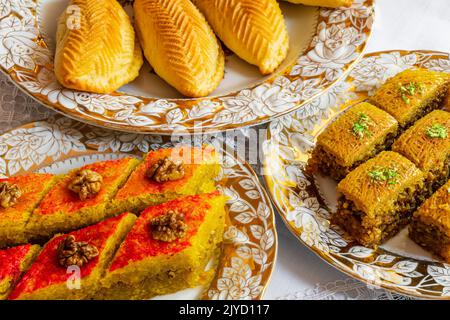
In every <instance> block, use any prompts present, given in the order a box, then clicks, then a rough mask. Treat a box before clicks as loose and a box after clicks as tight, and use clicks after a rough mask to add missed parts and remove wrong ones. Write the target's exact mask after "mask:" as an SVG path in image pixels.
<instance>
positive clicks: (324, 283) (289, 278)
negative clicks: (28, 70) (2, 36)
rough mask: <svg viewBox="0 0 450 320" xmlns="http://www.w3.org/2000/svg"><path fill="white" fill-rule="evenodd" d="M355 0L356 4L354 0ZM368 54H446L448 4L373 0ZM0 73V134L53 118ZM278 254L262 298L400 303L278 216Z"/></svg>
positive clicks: (436, 0)
mask: <svg viewBox="0 0 450 320" xmlns="http://www.w3.org/2000/svg"><path fill="white" fill-rule="evenodd" d="M355 1H358V0H355ZM376 7H377V8H376V19H375V20H376V22H375V29H374V32H373V36H372V40H371V41H370V42H369V46H368V49H367V52H372V51H381V50H391V49H404V50H408V49H409V50H414V49H428V50H438V51H445V52H450V42H449V41H448V35H447V30H448V27H449V26H450V24H449V22H448V17H449V16H450V6H449V5H448V0H433V1H429V0H395V1H392V0H377V2H376ZM53 114H54V112H52V111H49V110H48V109H46V108H45V107H43V106H40V105H39V104H38V103H36V102H35V101H34V100H33V99H31V98H29V97H27V96H26V95H25V94H23V93H22V92H21V91H20V90H19V89H18V88H17V87H16V86H14V85H13V84H11V82H9V80H8V79H7V78H6V77H5V76H4V75H0V132H4V131H6V130H9V129H11V128H13V127H17V126H20V125H22V124H25V123H28V122H32V121H36V120H42V119H46V118H48V117H49V116H51V115H53ZM277 229H278V235H279V254H278V260H277V263H276V267H275V271H274V274H273V277H272V281H271V283H270V285H269V287H268V289H267V291H266V295H265V298H267V299H405V298H404V297H402V296H400V295H397V294H393V293H389V292H387V291H385V290H382V289H379V288H372V287H368V286H367V285H365V284H363V283H361V282H359V281H357V280H353V279H351V278H349V277H348V276H346V275H344V274H343V273H341V272H339V271H337V270H336V269H334V268H332V267H331V266H329V265H327V264H326V263H325V262H323V261H322V260H321V259H320V258H318V257H317V256H316V255H315V254H314V253H312V252H311V251H310V250H309V249H307V248H306V247H304V246H303V245H301V244H300V243H299V242H298V241H297V240H296V239H295V238H294V237H293V236H292V235H291V234H290V233H289V231H288V230H287V229H286V227H285V226H284V224H283V222H282V221H281V219H279V218H278V217H277Z"/></svg>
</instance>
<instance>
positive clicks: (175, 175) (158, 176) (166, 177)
mask: <svg viewBox="0 0 450 320" xmlns="http://www.w3.org/2000/svg"><path fill="white" fill-rule="evenodd" d="M184 175H185V170H184V164H183V162H182V161H178V162H174V161H173V160H172V158H170V157H165V158H164V159H160V160H158V162H157V163H155V164H154V165H153V166H151V167H150V168H149V169H148V171H147V177H148V178H150V179H151V180H153V181H156V182H159V183H161V182H167V181H175V180H180V179H182V178H183V177H184Z"/></svg>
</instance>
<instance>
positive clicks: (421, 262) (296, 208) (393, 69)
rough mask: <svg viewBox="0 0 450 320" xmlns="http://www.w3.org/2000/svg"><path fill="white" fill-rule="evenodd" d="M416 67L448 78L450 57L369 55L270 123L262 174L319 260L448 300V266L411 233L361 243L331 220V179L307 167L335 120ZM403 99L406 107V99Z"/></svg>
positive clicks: (400, 289) (374, 281) (368, 279)
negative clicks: (331, 84) (381, 241)
mask: <svg viewBox="0 0 450 320" xmlns="http://www.w3.org/2000/svg"><path fill="white" fill-rule="evenodd" d="M414 67H420V68H424V69H428V70H432V71H438V72H445V73H450V57H449V55H448V54H446V53H440V52H432V51H412V52H410V51H386V52H377V53H371V54H367V55H366V56H365V57H364V58H363V59H362V60H361V61H360V62H359V63H358V64H357V65H356V67H355V68H354V69H353V70H352V71H351V73H350V74H349V76H348V77H347V78H346V79H345V80H344V81H342V82H341V83H339V84H338V85H336V86H335V87H333V88H332V89H331V90H330V91H329V92H327V93H326V94H324V95H322V96H321V97H320V98H318V99H316V100H314V101H313V102H311V103H308V104H307V105H305V106H304V107H303V108H302V109H300V110H297V111H296V112H294V113H293V114H291V115H290V116H289V117H281V118H279V119H276V120H275V121H273V122H272V123H271V124H270V128H269V131H268V135H267V140H266V141H265V142H264V161H263V162H264V163H263V165H264V174H265V179H266V183H267V186H268V190H269V193H270V194H271V197H272V200H273V202H274V203H275V205H276V207H277V209H278V211H279V213H280V215H281V217H282V218H283V220H284V222H285V223H286V225H287V226H288V228H289V229H290V230H291V232H292V233H293V234H294V235H295V237H296V238H298V240H299V241H300V242H301V243H303V244H304V245H306V246H307V247H309V248H310V249H311V250H312V251H313V252H315V253H316V254H317V255H318V256H319V257H321V258H322V259H323V260H324V261H326V262H327V263H329V264H330V265H332V266H334V267H336V268H337V269H339V270H340V271H342V272H344V273H346V274H348V275H350V276H352V277H354V278H356V279H359V280H361V281H363V282H365V283H367V285H368V286H373V287H382V288H385V289H389V290H392V291H395V292H397V293H401V294H405V295H409V296H415V297H419V298H431V299H449V297H450V265H448V264H446V263H443V260H441V259H440V258H438V257H436V256H434V255H432V254H431V253H429V252H428V251H425V250H424V249H422V248H421V247H420V246H419V245H417V244H416V243H415V242H413V241H412V240H411V239H410V238H409V237H408V228H404V229H402V230H401V231H400V232H399V233H398V234H397V235H396V236H394V237H393V238H391V239H390V240H388V241H387V242H385V243H384V244H383V245H381V246H379V247H378V248H376V246H375V248H376V249H373V248H372V247H365V246H362V245H360V244H358V243H357V242H356V241H354V240H353V238H352V237H350V236H349V235H348V234H347V233H346V232H344V231H343V230H342V229H341V228H339V227H337V226H336V225H335V224H334V223H331V217H332V213H334V212H335V211H336V209H337V207H338V202H337V199H338V194H337V191H336V185H337V184H336V182H335V181H334V180H332V179H331V178H328V177H325V176H324V175H321V174H310V173H309V172H310V171H308V170H307V163H308V160H309V159H310V157H311V152H312V150H313V149H314V148H315V145H316V141H317V140H316V139H317V136H318V135H319V134H320V133H321V132H323V130H324V129H325V128H326V127H327V126H328V125H329V124H330V122H332V121H333V120H334V119H335V118H336V116H337V115H341V114H342V113H343V112H344V110H347V108H348V107H350V106H352V107H353V106H355V105H357V104H358V103H359V102H362V101H365V100H366V99H367V98H368V97H371V96H372V95H373V93H374V92H375V91H376V90H377V89H378V88H379V87H380V86H381V85H382V84H383V83H385V82H386V80H387V79H388V78H391V77H393V76H394V75H396V74H398V73H400V72H402V71H404V70H407V69H412V68H414ZM416 92H417V91H416ZM402 98H404V100H405V103H406V104H408V103H410V101H409V97H408V96H405V97H403V96H402ZM370 101H371V100H369V102H370ZM363 107H364V108H366V105H363ZM369 136H370V135H369ZM384 154H385V155H386V157H387V156H388V155H389V156H392V155H394V153H393V152H390V153H388V152H386V153H384ZM404 160H405V159H404ZM369 161H372V160H369ZM402 161H403V160H402ZM364 165H365V164H364ZM364 165H361V167H363V166H364ZM355 171H356V170H355ZM349 176H350V175H349ZM353 176H354V175H353ZM347 178H348V176H347ZM347 178H346V179H347ZM347 180H349V179H347ZM392 184H394V182H393V183H392ZM441 193H442V191H441ZM444 199H445V197H444ZM444 201H445V200H444ZM444 206H445V204H444ZM344 208H346V207H344Z"/></svg>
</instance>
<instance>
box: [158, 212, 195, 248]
mask: <svg viewBox="0 0 450 320" xmlns="http://www.w3.org/2000/svg"><path fill="white" fill-rule="evenodd" d="M150 227H151V232H152V237H153V239H155V240H160V241H165V242H171V241H174V240H176V239H177V238H182V237H184V235H185V234H186V231H187V224H186V223H185V222H184V214H183V213H180V212H178V211H177V210H169V211H168V212H167V213H166V214H164V215H161V216H158V217H155V218H153V219H152V221H151V222H150Z"/></svg>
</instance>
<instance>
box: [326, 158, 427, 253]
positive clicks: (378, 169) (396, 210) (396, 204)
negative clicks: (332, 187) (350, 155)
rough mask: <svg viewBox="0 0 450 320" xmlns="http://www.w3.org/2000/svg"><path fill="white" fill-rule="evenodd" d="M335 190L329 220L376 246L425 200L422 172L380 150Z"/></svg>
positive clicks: (405, 222) (403, 159) (393, 233)
mask: <svg viewBox="0 0 450 320" xmlns="http://www.w3.org/2000/svg"><path fill="white" fill-rule="evenodd" d="M338 192H339V193H340V194H341V195H340V197H339V200H338V209H337V211H336V212H335V213H334V214H333V216H332V222H333V223H335V224H337V225H338V226H340V227H341V228H343V229H344V230H345V231H347V232H348V233H349V234H350V235H351V236H352V237H353V238H354V239H355V240H356V241H358V242H359V243H360V244H362V245H364V246H369V247H374V248H375V247H377V246H378V245H379V244H381V243H383V242H384V241H385V240H387V239H389V238H390V237H392V236H394V235H395V234H396V233H397V232H398V231H399V230H400V229H401V228H402V227H403V226H405V225H406V224H408V223H409V221H410V218H411V215H412V213H413V212H414V211H415V210H416V209H417V208H418V207H419V206H420V204H421V203H422V202H423V201H424V200H425V199H424V198H425V197H424V174H423V173H422V172H421V171H420V170H419V169H418V168H417V167H416V166H415V165H414V164H413V163H412V162H411V161H409V160H408V159H406V158H405V157H403V156H401V155H400V154H398V153H395V152H391V151H383V152H382V153H380V154H379V155H378V156H376V157H375V158H373V159H371V160H369V161H367V162H365V163H364V164H362V165H361V166H359V167H358V168H356V169H355V170H354V171H352V172H350V173H349V174H348V175H347V177H345V179H343V180H342V181H341V182H340V183H339V185H338Z"/></svg>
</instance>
